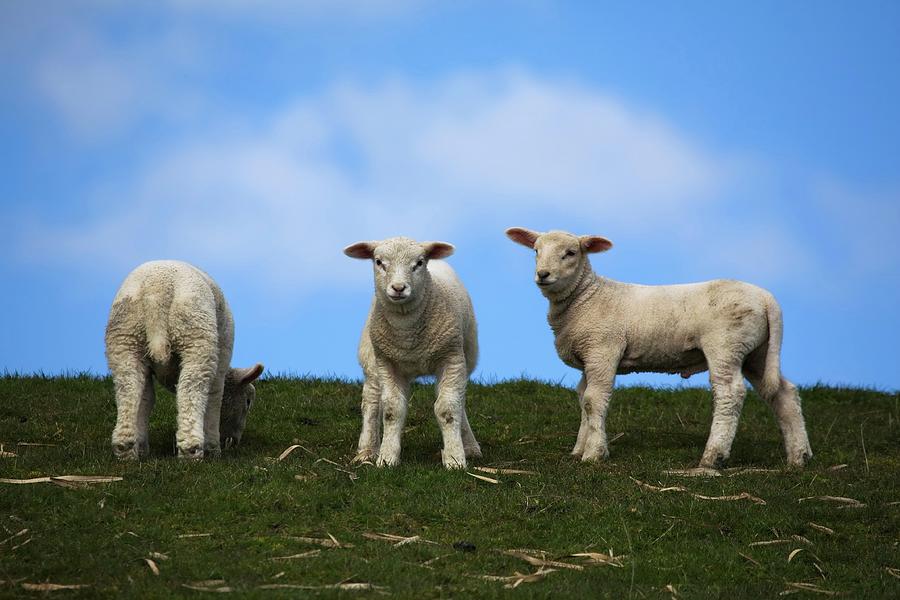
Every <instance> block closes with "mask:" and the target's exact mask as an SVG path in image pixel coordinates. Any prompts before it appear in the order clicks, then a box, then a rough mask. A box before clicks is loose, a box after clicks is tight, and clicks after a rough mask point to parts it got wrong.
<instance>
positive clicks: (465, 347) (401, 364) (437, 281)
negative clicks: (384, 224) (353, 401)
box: [344, 237, 481, 469]
mask: <svg viewBox="0 0 900 600" xmlns="http://www.w3.org/2000/svg"><path fill="white" fill-rule="evenodd" d="M344 254H346V255H347V256H350V257H352V258H360V259H371V260H372V266H373V268H374V271H375V298H374V300H373V301H372V307H371V309H370V311H369V317H368V319H367V321H366V325H365V327H364V328H363V332H362V338H361V339H360V342H359V363H360V365H361V366H362V368H363V372H364V374H365V382H364V384H363V393H362V417H363V423H362V433H361V434H360V436H359V446H358V452H357V455H356V458H355V459H354V460H356V461H358V462H359V461H364V460H371V459H375V460H376V464H377V465H378V466H385V465H387V466H393V465H396V464H398V463H399V462H400V436H401V434H402V433H403V424H404V422H405V420H406V405H407V399H408V398H409V386H410V383H411V382H412V381H413V380H414V379H415V378H416V377H419V376H422V375H435V376H436V377H437V385H436V387H437V400H436V402H435V404H434V414H435V416H436V417H437V420H438V425H439V426H440V428H441V434H442V436H443V439H444V448H443V451H442V453H441V457H442V460H443V463H444V466H445V467H446V468H448V469H456V468H465V466H466V457H480V456H481V448H480V447H479V445H478V442H477V441H476V440H475V436H474V435H473V434H472V428H471V427H470V426H469V420H468V418H467V417H466V385H467V383H468V379H469V374H470V373H471V372H472V371H473V370H474V369H475V363H476V362H477V360H478V337H477V328H476V324H475V312H474V310H473V308H472V301H471V300H470V299H469V294H468V293H467V292H466V289H465V287H463V284H462V282H460V280H459V279H458V278H457V277H456V273H454V271H453V269H452V268H451V267H450V265H448V264H447V263H445V262H443V261H438V260H434V259H440V258H446V257H448V256H450V255H451V254H453V246H452V245H450V244H446V243H444V242H422V243H419V242H416V241H414V240H411V239H409V238H404V237H395V238H390V239H387V240H384V241H380V242H357V243H355V244H352V245H350V246H347V247H346V248H345V249H344ZM379 421H383V424H384V437H383V439H382V440H381V443H380V444H379V441H378V438H379V437H380V429H381V427H380V425H381V424H380V423H379Z"/></svg>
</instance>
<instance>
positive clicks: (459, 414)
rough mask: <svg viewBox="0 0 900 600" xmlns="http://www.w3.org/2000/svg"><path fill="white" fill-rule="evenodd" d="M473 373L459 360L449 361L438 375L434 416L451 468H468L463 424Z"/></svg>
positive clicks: (443, 452)
mask: <svg viewBox="0 0 900 600" xmlns="http://www.w3.org/2000/svg"><path fill="white" fill-rule="evenodd" d="M468 382H469V372H468V370H467V369H466V362H465V360H464V359H463V358H462V357H461V356H460V358H459V359H451V360H450V361H448V362H447V363H446V364H445V365H444V366H443V367H442V368H441V370H440V372H439V373H438V378H437V401H436V402H435V403H434V416H435V417H437V421H438V426H439V427H440V428H441V435H442V437H443V438H444V449H443V450H442V451H441V459H442V460H443V463H444V466H445V467H446V468H448V469H464V468H466V452H465V448H464V446H463V440H462V422H463V418H464V414H465V406H466V384H467V383H468Z"/></svg>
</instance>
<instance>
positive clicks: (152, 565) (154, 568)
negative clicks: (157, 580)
mask: <svg viewBox="0 0 900 600" xmlns="http://www.w3.org/2000/svg"><path fill="white" fill-rule="evenodd" d="M144 562H145V563H147V566H148V567H150V570H151V571H152V572H153V574H154V575H156V576H157V577H159V567H158V566H156V563H155V562H154V561H153V559H152V558H145V559H144Z"/></svg>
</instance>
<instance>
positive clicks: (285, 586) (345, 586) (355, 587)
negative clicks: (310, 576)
mask: <svg viewBox="0 0 900 600" xmlns="http://www.w3.org/2000/svg"><path fill="white" fill-rule="evenodd" d="M256 589H258V590H344V591H376V592H378V591H382V590H386V589H387V588H386V587H383V586H380V585H375V584H372V583H365V582H354V581H342V582H340V583H332V584H330V585H301V584H299V583H267V584H266V585H260V586H257V587H256Z"/></svg>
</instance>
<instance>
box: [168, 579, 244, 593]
mask: <svg viewBox="0 0 900 600" xmlns="http://www.w3.org/2000/svg"><path fill="white" fill-rule="evenodd" d="M181 587H184V588H187V589H189V590H194V591H196V592H213V593H219V594H227V593H229V592H233V591H234V590H232V589H231V588H230V587H228V586H227V585H225V580H224V579H206V580H203V581H194V582H192V583H182V584H181Z"/></svg>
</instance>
